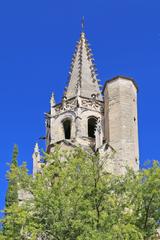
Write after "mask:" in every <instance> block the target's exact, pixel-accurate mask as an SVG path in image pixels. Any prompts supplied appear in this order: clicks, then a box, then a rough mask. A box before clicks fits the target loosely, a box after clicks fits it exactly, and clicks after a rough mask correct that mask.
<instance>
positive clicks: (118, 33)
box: [0, 0, 160, 209]
mask: <svg viewBox="0 0 160 240" xmlns="http://www.w3.org/2000/svg"><path fill="white" fill-rule="evenodd" d="M83 15H84V16H85V22H86V24H85V25H86V26H85V28H86V34H87V38H88V40H89V42H90V43H91V47H92V49H93V53H94V57H95V60H96V65H97V68H98V73H99V77H100V79H101V83H102V84H104V82H105V81H106V80H107V79H110V78H112V77H114V76H115V75H119V74H121V75H125V76H130V77H133V78H135V80H136V81H137V84H138V86H139V94H138V95H139V96H138V100H139V104H138V105H139V142H140V161H141V163H143V162H144V161H146V160H148V159H150V160H152V159H160V141H159V138H160V1H159V0H154V1H151V0H148V1H146V0H121V1H120V0H59V1H58V0H57V1H55V0H45V1H41V0H34V1H33V0H27V1H24V0H23V1H22V0H14V1H13V0H5V1H0V83H1V85H0V111H1V120H0V136H1V137H0V209H2V208H3V206H4V196H5V190H6V186H7V185H6V181H5V174H6V170H7V165H6V163H7V162H10V160H11V155H12V148H13V144H14V143H17V144H18V146H19V162H20V163H21V162H22V161H24V160H25V161H27V164H28V166H29V169H31V166H32V158H31V155H32V152H33V147H34V144H35V142H36V141H38V138H39V137H40V136H44V135H45V125H44V112H46V111H48V110H49V99H50V95H51V92H52V91H54V92H55V93H56V100H57V101H60V97H61V95H62V92H63V89H64V86H65V83H66V81H67V76H68V71H69V66H70V61H71V57H72V53H73V51H74V47H75V43H76V41H77V40H78V39H79V34H80V29H81V25H80V22H81V17H82V16H83ZM39 143H40V146H41V147H43V146H44V145H43V141H39Z"/></svg>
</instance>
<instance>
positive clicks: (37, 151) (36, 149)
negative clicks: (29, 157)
mask: <svg viewBox="0 0 160 240" xmlns="http://www.w3.org/2000/svg"><path fill="white" fill-rule="evenodd" d="M34 153H39V146H38V143H36V144H35V147H34Z"/></svg>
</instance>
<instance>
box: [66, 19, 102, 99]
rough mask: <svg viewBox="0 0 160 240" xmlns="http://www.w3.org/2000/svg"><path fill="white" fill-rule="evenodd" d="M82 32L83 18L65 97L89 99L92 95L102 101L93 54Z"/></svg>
mask: <svg viewBox="0 0 160 240" xmlns="http://www.w3.org/2000/svg"><path fill="white" fill-rule="evenodd" d="M89 45H90V44H89V43H88V41H87V38H86V36H85V32H84V17H83V18H82V31H81V34H80V39H79V41H78V42H77V45H76V49H75V52H74V55H73V58H72V62H71V68H70V71H69V81H68V86H67V89H66V93H65V97H66V99H70V98H72V97H76V96H81V97H86V98H91V95H92V94H94V95H95V96H96V99H97V100H100V101H102V95H101V91H100V87H99V81H98V79H97V70H96V67H95V64H94V59H93V54H92V51H91V49H90V47H89Z"/></svg>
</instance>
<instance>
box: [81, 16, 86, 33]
mask: <svg viewBox="0 0 160 240" xmlns="http://www.w3.org/2000/svg"><path fill="white" fill-rule="evenodd" d="M81 26H82V32H83V33H84V26H85V22H84V16H83V17H82V21H81Z"/></svg>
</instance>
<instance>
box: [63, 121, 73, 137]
mask: <svg viewBox="0 0 160 240" xmlns="http://www.w3.org/2000/svg"><path fill="white" fill-rule="evenodd" d="M63 129H64V137H65V139H70V138H71V119H68V118H67V119H65V120H64V121H63Z"/></svg>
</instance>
